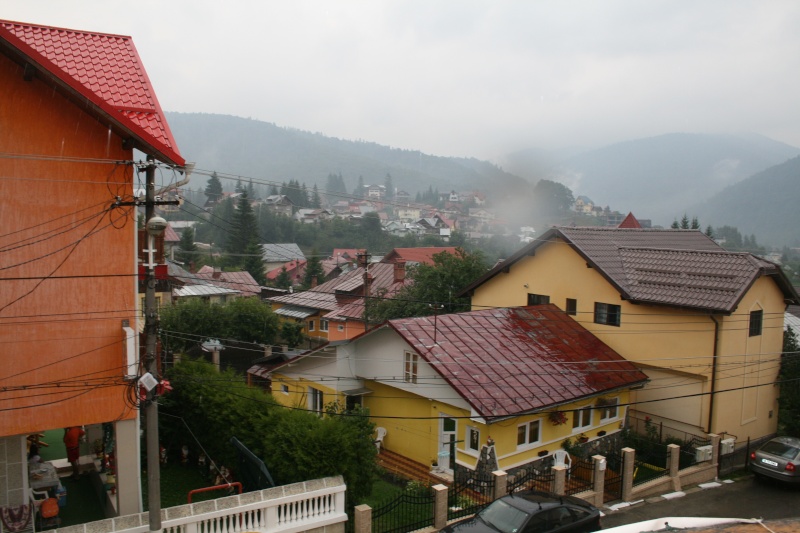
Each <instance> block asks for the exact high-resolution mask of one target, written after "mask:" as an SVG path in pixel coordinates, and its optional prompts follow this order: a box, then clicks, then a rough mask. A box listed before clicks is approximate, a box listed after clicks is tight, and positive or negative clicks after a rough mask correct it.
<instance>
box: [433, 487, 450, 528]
mask: <svg viewBox="0 0 800 533" xmlns="http://www.w3.org/2000/svg"><path fill="white" fill-rule="evenodd" d="M433 493H434V494H433V498H434V499H433V528H434V529H436V530H437V531H438V530H440V529H442V528H443V527H444V526H446V525H447V486H446V485H434V486H433Z"/></svg>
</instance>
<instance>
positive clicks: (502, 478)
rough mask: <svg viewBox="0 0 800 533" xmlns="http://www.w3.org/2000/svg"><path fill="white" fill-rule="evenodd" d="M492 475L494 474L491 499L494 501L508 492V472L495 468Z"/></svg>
mask: <svg viewBox="0 0 800 533" xmlns="http://www.w3.org/2000/svg"><path fill="white" fill-rule="evenodd" d="M492 476H494V487H493V488H492V501H494V500H496V499H497V498H502V497H503V496H505V495H506V494H508V474H507V473H506V472H505V471H504V470H495V471H494V472H492Z"/></svg>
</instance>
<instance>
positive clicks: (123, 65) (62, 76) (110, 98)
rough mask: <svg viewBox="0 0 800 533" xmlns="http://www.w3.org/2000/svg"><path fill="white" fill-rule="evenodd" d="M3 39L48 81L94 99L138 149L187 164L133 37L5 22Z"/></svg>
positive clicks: (101, 113)
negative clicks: (135, 142) (135, 143)
mask: <svg viewBox="0 0 800 533" xmlns="http://www.w3.org/2000/svg"><path fill="white" fill-rule="evenodd" d="M3 42H5V43H7V44H8V45H10V46H11V47H12V48H13V49H14V50H15V51H16V52H17V53H18V54H20V55H21V56H22V59H23V60H24V61H25V62H26V63H29V64H31V65H33V66H34V67H35V68H36V69H37V70H38V73H39V75H40V76H42V77H43V78H44V79H50V80H52V81H54V82H55V84H56V85H57V86H58V87H60V88H61V89H64V90H65V91H66V92H67V93H69V94H70V95H72V96H73V97H78V98H79V99H80V100H81V101H88V103H90V104H91V105H92V106H93V107H94V111H95V112H96V113H97V114H98V115H99V116H100V117H101V119H102V118H103V117H107V118H108V119H109V120H110V121H112V123H113V124H110V126H111V125H113V126H116V127H117V129H118V130H121V135H122V136H123V137H133V138H134V139H135V140H136V141H138V142H137V146H136V147H137V148H139V149H140V150H142V151H143V152H145V153H148V154H150V155H153V156H154V157H156V158H157V159H159V160H161V161H163V162H165V163H168V164H174V165H177V166H183V165H184V164H185V161H184V159H183V157H181V155H180V153H179V152H178V147H177V144H176V143H175V139H174V138H173V136H172V132H171V131H170V129H169V126H168V125H167V121H166V119H165V117H164V113H163V111H162V110H161V106H160V105H159V103H158V100H157V99H156V95H155V92H154V91H153V88H152V85H151V83H150V80H149V78H148V77H147V73H146V72H145V69H144V66H143V65H142V62H141V60H140V58H139V54H138V52H137V51H136V47H135V46H134V45H133V40H132V39H131V38H130V37H126V36H122V35H110V34H103V33H94V32H87V31H80V30H69V29H64V28H53V27H49V26H37V25H33V24H25V23H20V22H11V21H5V20H0V44H2V43H3Z"/></svg>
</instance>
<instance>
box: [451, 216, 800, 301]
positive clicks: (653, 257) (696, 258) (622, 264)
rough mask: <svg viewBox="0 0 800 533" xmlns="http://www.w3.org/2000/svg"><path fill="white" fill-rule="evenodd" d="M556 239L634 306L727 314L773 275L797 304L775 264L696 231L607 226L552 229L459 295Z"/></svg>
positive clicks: (788, 296)
mask: <svg viewBox="0 0 800 533" xmlns="http://www.w3.org/2000/svg"><path fill="white" fill-rule="evenodd" d="M556 239H561V240H563V241H565V242H566V243H567V244H568V245H569V246H571V247H572V248H573V249H574V250H575V251H576V252H577V253H578V254H580V255H581V256H582V257H583V258H584V259H585V260H586V262H587V264H589V265H590V266H592V267H593V268H596V269H597V271H598V272H599V273H600V274H601V275H602V276H603V277H605V278H606V280H608V282H609V283H610V284H611V285H613V286H614V287H616V288H617V289H618V290H619V292H620V295H621V296H622V297H623V298H624V299H626V300H630V301H633V302H636V303H650V304H656V305H670V306H678V307H689V308H696V309H703V310H709V311H716V312H724V313H730V312H732V311H733V310H735V308H736V306H737V305H738V303H739V301H740V300H741V297H742V296H743V295H744V293H745V292H746V291H747V290H748V289H749V288H750V286H751V285H752V283H753V282H754V281H755V280H756V279H757V278H758V277H759V276H762V275H769V276H772V277H773V279H775V281H776V283H777V284H778V285H779V287H780V288H781V290H782V291H783V292H784V294H785V295H786V297H787V299H788V300H791V301H798V295H797V293H796V292H795V290H794V289H793V288H792V287H791V285H790V284H789V282H788V280H787V278H786V276H785V275H784V274H783V272H782V271H781V269H780V267H778V266H777V265H776V264H774V263H771V262H769V261H766V260H763V259H760V258H758V257H756V256H754V255H753V254H750V253H742V252H727V251H725V250H724V249H723V248H722V247H721V246H719V245H718V244H717V243H716V242H714V241H713V240H712V239H711V238H709V237H708V236H707V235H705V234H704V233H703V232H701V231H698V230H679V229H642V228H606V227H591V228H577V227H556V228H553V229H551V230H550V231H548V232H547V233H545V234H544V235H542V237H541V238H539V239H537V240H536V241H534V242H532V243H531V244H529V245H527V246H525V247H524V248H522V249H521V250H519V251H518V252H516V253H515V254H514V255H512V256H511V257H509V258H508V259H507V260H505V261H503V262H501V263H498V264H497V265H496V266H495V267H494V268H492V269H491V270H490V271H489V272H488V273H487V274H485V275H484V276H482V277H481V278H479V279H478V280H476V281H475V282H473V283H472V284H471V285H470V286H469V287H467V288H466V289H465V290H464V291H463V293H462V294H466V293H470V292H471V291H473V290H474V289H475V288H477V287H478V286H480V285H481V284H483V283H485V282H486V281H487V280H489V279H491V278H492V277H494V276H496V275H497V274H499V273H501V272H503V271H505V270H507V269H508V268H511V267H512V265H514V263H516V262H517V261H519V260H520V259H522V258H524V257H527V256H529V255H533V254H535V252H536V249H537V248H538V247H539V246H542V245H544V244H545V243H548V242H552V241H554V240H556Z"/></svg>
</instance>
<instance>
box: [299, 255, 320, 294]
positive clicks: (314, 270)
mask: <svg viewBox="0 0 800 533" xmlns="http://www.w3.org/2000/svg"><path fill="white" fill-rule="evenodd" d="M323 277H325V271H324V270H323V269H322V263H321V262H320V260H319V257H318V253H317V250H316V249H315V250H312V251H311V256H310V257H309V258H308V262H307V263H306V274H305V276H304V277H303V288H304V289H310V288H311V287H312V286H314V285H319V284H320V283H322V282H323V281H324V280H323V279H322V278H323Z"/></svg>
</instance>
